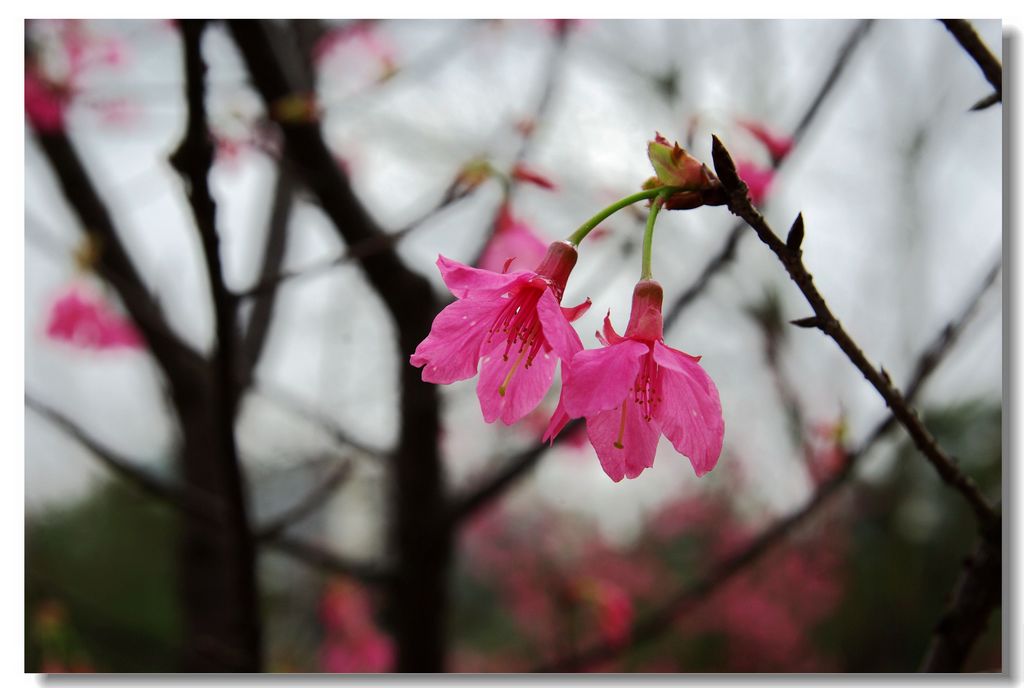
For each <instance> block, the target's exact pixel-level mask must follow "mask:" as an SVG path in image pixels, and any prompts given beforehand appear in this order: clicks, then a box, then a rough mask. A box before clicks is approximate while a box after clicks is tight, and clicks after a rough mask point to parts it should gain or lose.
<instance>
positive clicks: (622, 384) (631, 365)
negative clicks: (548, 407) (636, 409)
mask: <svg viewBox="0 0 1024 688" xmlns="http://www.w3.org/2000/svg"><path fill="white" fill-rule="evenodd" d="M648 351H650V349H649V347H648V346H647V345H646V344H644V343H642V342H637V341H633V340H624V341H622V342H620V343H618V344H615V345H613V346H608V347H604V348H601V349H587V350H586V351H581V352H579V353H578V354H576V355H575V356H573V358H572V363H571V370H572V383H571V384H569V385H567V386H566V390H565V410H566V411H567V412H568V413H569V415H570V416H572V417H573V418H579V417H580V416H590V415H592V414H595V413H597V412H599V411H607V410H610V409H613V408H616V407H618V406H619V402H621V401H622V400H623V399H625V398H626V395H627V394H628V393H629V388H630V387H631V386H632V385H633V382H634V380H635V379H636V374H637V372H638V371H639V370H640V358H641V357H642V356H643V355H644V354H646V353H647V352H648Z"/></svg>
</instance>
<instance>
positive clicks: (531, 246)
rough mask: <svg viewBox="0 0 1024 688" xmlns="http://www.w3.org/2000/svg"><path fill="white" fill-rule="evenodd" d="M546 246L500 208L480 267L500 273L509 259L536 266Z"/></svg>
mask: <svg viewBox="0 0 1024 688" xmlns="http://www.w3.org/2000/svg"><path fill="white" fill-rule="evenodd" d="M547 249H548V245H547V243H546V242H544V241H543V240H541V238H540V237H538V236H537V233H536V232H535V231H534V229H533V227H531V226H530V225H528V224H527V223H525V222H523V220H521V219H520V218H517V217H515V216H514V215H512V213H511V212H509V209H508V206H507V205H505V206H502V208H501V211H500V212H499V214H498V221H497V227H496V229H495V231H494V236H492V237H491V240H490V241H489V242H488V243H487V248H485V249H484V253H483V255H482V256H481V257H480V265H479V267H480V268H481V269H483V270H490V271H492V272H502V271H503V270H504V266H505V265H506V263H508V261H509V259H510V258H511V259H514V261H515V264H516V265H537V264H538V263H540V261H541V260H543V258H544V255H545V254H546V253H547Z"/></svg>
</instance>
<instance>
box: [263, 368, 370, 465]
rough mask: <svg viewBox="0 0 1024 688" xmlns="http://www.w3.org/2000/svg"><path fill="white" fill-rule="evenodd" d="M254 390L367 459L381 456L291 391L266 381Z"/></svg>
mask: <svg viewBox="0 0 1024 688" xmlns="http://www.w3.org/2000/svg"><path fill="white" fill-rule="evenodd" d="M256 391H257V392H258V393H259V394H260V395H261V396H263V397H265V398H267V399H268V400H270V401H272V402H273V403H275V404H277V405H278V406H280V407H282V408H284V409H286V410H288V411H290V412H291V413H294V414H295V415H297V416H300V417H302V418H303V419H305V420H307V421H309V422H311V423H313V424H315V425H318V426H319V427H320V429H321V430H322V431H323V432H324V433H326V434H327V435H329V436H330V437H331V439H332V440H333V441H334V442H336V443H338V444H341V445H344V446H346V447H350V448H352V449H354V450H356V451H357V452H358V453H359V454H360V455H361V456H364V457H366V458H368V459H372V460H374V461H377V462H380V461H381V459H382V456H381V451H380V450H378V449H374V448H373V447H370V446H369V445H367V444H365V443H363V442H360V441H359V440H357V439H355V438H354V437H352V435H351V434H349V433H348V432H347V431H346V430H345V429H344V428H342V427H341V426H339V425H338V424H337V423H336V422H335V421H334V420H333V419H331V418H329V417H328V416H326V415H325V414H323V413H321V412H319V411H317V410H316V409H314V408H312V407H311V406H310V405H309V404H308V403H307V402H305V401H303V400H302V399H299V398H298V397H297V396H296V395H294V394H292V393H291V392H289V391H287V390H285V389H283V388H280V387H275V386H271V385H268V384H266V383H259V384H258V385H257V387H256Z"/></svg>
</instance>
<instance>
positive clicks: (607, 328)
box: [598, 310, 623, 346]
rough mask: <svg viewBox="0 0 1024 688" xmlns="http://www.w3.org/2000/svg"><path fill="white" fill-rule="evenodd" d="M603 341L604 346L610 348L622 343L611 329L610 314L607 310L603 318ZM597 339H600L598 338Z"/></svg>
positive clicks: (616, 333) (620, 338)
mask: <svg viewBox="0 0 1024 688" xmlns="http://www.w3.org/2000/svg"><path fill="white" fill-rule="evenodd" d="M603 329H604V341H605V342H607V343H606V344H605V346H611V345H612V344H618V343H619V342H621V341H622V339H623V338H622V337H621V336H620V335H619V333H618V332H616V331H615V328H614V327H612V312H611V311H610V310H609V311H608V312H607V313H605V316H604V328H603ZM598 338H599V339H600V338H601V337H598Z"/></svg>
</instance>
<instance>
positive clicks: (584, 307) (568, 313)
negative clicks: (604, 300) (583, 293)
mask: <svg viewBox="0 0 1024 688" xmlns="http://www.w3.org/2000/svg"><path fill="white" fill-rule="evenodd" d="M591 305H592V304H591V302H590V297H587V300H586V301H584V302H583V303H581V304H580V305H578V306H562V315H564V316H565V319H566V320H568V321H569V322H576V321H577V320H579V319H580V318H582V317H583V314H584V313H586V312H587V311H589V310H590V306H591Z"/></svg>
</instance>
